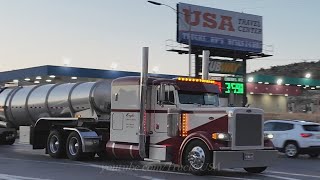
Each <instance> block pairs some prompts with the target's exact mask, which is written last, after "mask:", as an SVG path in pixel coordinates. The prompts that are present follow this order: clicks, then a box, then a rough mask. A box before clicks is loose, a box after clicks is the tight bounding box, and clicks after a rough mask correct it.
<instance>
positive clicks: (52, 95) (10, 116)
mask: <svg viewBox="0 0 320 180" xmlns="http://www.w3.org/2000/svg"><path fill="white" fill-rule="evenodd" d="M110 112H111V80H103V81H98V82H81V83H62V84H42V85H31V86H23V87H21V86H20V87H10V88H5V89H3V90H2V92H0V125H1V124H2V126H6V128H16V129H17V128H19V126H30V125H34V124H35V122H36V121H37V120H38V119H39V118H42V117H76V116H81V117H88V118H94V119H96V120H97V121H108V120H109V117H110Z"/></svg>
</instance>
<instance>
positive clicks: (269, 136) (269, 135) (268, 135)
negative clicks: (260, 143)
mask: <svg viewBox="0 0 320 180" xmlns="http://www.w3.org/2000/svg"><path fill="white" fill-rule="evenodd" d="M264 139H273V134H269V133H265V134H264Z"/></svg>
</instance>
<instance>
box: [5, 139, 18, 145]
mask: <svg viewBox="0 0 320 180" xmlns="http://www.w3.org/2000/svg"><path fill="white" fill-rule="evenodd" d="M15 141H16V139H10V140H7V141H5V144H6V145H12V144H14V142H15Z"/></svg>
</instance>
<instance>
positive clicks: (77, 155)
mask: <svg viewBox="0 0 320 180" xmlns="http://www.w3.org/2000/svg"><path fill="white" fill-rule="evenodd" d="M66 150H67V156H68V158H69V159H71V160H74V161H80V160H83V159H89V158H93V157H94V155H95V153H84V152H82V141H81V138H80V136H79V134H78V133H77V132H72V133H70V134H69V137H68V139H67V147H66Z"/></svg>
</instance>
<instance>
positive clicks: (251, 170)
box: [243, 167, 267, 173]
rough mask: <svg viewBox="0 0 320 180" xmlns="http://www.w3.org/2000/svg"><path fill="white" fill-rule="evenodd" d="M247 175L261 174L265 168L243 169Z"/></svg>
mask: <svg viewBox="0 0 320 180" xmlns="http://www.w3.org/2000/svg"><path fill="white" fill-rule="evenodd" d="M243 169H244V170H246V171H247V172H248V173H262V172H263V171H265V170H266V169H267V167H252V168H243Z"/></svg>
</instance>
